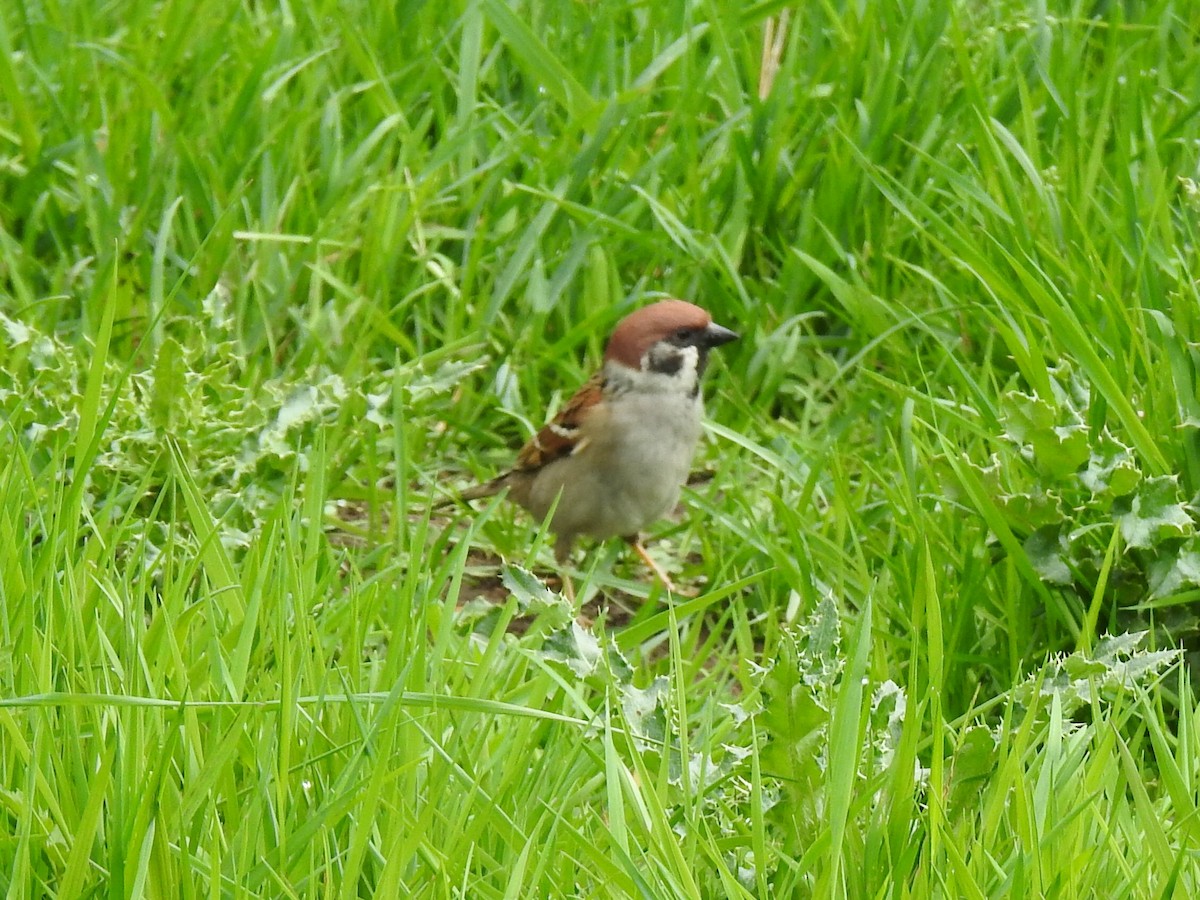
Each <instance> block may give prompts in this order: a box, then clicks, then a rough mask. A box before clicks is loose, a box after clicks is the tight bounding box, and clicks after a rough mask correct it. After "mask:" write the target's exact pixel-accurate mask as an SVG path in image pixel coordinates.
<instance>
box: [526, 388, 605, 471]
mask: <svg viewBox="0 0 1200 900" xmlns="http://www.w3.org/2000/svg"><path fill="white" fill-rule="evenodd" d="M603 391H604V375H603V373H601V372H597V373H596V374H595V375H593V376H592V377H591V378H589V379H588V381H587V383H586V384H584V385H583V387H581V388H580V389H579V390H577V391H576V392H575V395H574V396H573V397H571V399H570V400H568V401H567V403H566V405H565V406H563V408H562V409H560V410H559V412H558V415H557V416H555V417H554V419H553V420H552V421H550V422H548V423H546V424H545V425H544V426H542V430H541V431H539V432H538V433H537V434H535V435H534V436H533V437H532V438H530V440H529V443H527V444H526V445H525V446H524V447H522V448H521V452H520V453H518V454H517V464H516V465H515V466H513V471H514V472H531V471H533V470H535V469H540V468H541V467H542V466H545V465H547V464H549V463H552V462H554V460H556V459H561V458H562V457H564V456H570V455H571V454H572V453H576V452H578V451H579V450H581V449H582V448H583V447H584V445H585V444H586V443H587V439H586V438H584V437H583V426H584V423H585V422H586V421H587V418H588V416H589V415H591V414H592V412H593V409H594V407H595V406H596V404H597V403H599V402H600V398H601V396H602V395H603Z"/></svg>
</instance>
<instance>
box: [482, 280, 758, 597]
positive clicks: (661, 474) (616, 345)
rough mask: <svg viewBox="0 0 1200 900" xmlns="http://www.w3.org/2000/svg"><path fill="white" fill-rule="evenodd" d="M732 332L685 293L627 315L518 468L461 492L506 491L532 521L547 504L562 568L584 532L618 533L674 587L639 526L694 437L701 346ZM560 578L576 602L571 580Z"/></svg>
mask: <svg viewBox="0 0 1200 900" xmlns="http://www.w3.org/2000/svg"><path fill="white" fill-rule="evenodd" d="M737 339H738V335H737V334H736V333H735V332H733V331H731V330H729V329H728V328H725V327H723V326H721V325H717V324H716V323H714V322H713V320H712V316H710V315H709V314H708V313H707V312H705V311H704V310H703V309H701V308H700V307H699V306H696V305H694V304H692V303H688V302H686V301H683V300H660V301H658V302H657V303H652V304H650V305H649V306H644V307H642V308H641V309H638V310H636V311H635V312H632V313H630V314H629V315H628V316H626V317H625V318H624V319H622V320H621V321H620V322H619V323H617V327H616V328H615V329H614V330H613V333H612V336H611V337H610V338H609V340H608V343H607V345H606V347H605V351H604V364H603V366H602V367H601V368H600V371H599V372H597V373H596V374H595V375H594V376H592V378H591V379H589V380H588V381H587V382H586V383H585V384H584V385H583V387H581V388H580V389H579V390H578V391H577V392H576V393H575V394H574V396H572V397H571V399H570V400H569V401H567V403H566V404H565V405H564V406H563V407H562V409H561V411H560V412H559V413H558V415H557V416H555V417H554V419H553V420H552V421H551V422H549V423H548V424H547V425H545V426H544V427H543V428H542V430H541V431H539V432H538V433H537V434H535V435H534V436H533V438H532V439H531V440H530V441H529V442H528V443H527V444H526V445H525V446H524V447H523V448H522V449H521V451H520V452H519V453H518V454H517V461H516V465H514V466H513V467H512V469H510V470H509V471H507V472H505V473H504V474H502V475H499V476H497V477H496V478H493V479H492V480H491V481H488V482H485V483H484V484H480V485H478V486H476V487H474V488H470V489H468V490H467V491H465V492H464V493H463V494H462V495H461V499H463V500H477V499H479V498H482V497H490V496H493V495H495V494H498V493H500V492H501V491H504V490H507V491H508V494H507V497H508V499H510V500H513V501H515V502H516V503H517V504H519V505H520V506H522V507H523V508H524V509H526V510H527V511H529V513H531V514H532V515H533V517H534V518H536V519H539V520H541V521H545V519H546V517H547V516H550V515H551V510H553V514H552V516H551V518H550V521H549V528H550V531H551V532H553V533H554V535H555V544H554V556H555V559H556V560H557V562H558V564H559V566H560V567H561V566H563V565H564V564H565V563H566V561H567V558H568V556H569V555H570V552H571V548H572V546H573V544H574V542H575V539H576V538H577V537H579V536H581V535H584V536H587V537H591V538H595V539H597V540H601V541H603V540H607V539H608V538H613V537H621V538H624V539H625V540H626V541H627V542H628V543H629V544H630V545H631V546H632V547H633V549H634V551H635V552H636V553H637V554H638V556H640V557H641V558H642V560H643V561H644V562H645V563H646V565H647V566H649V567H650V570H651V571H652V572H653V573H654V575H655V577H657V578H658V580H659V581H660V582H662V584H663V586H664V587H665V588H666V589H667V590H668V591H671V592H672V593H674V592H675V590H676V589H675V586H674V585H673V584H672V583H671V579H670V578H668V577H667V574H666V573H665V572H663V571H662V569H661V568H659V566H658V565H657V564H656V563H655V562H654V560H653V559H651V557H650V555H649V554H648V553H647V552H646V548H645V547H644V546H643V545H642V541H641V531H642V530H643V529H644V528H646V526H648V525H650V524H651V523H652V522H654V521H655V520H657V519H659V518H661V517H662V516H664V515H665V514H667V513H668V512H670V511H671V510H672V509H674V507H675V504H676V503H677V502H678V501H679V491H680V488H681V487H682V486H683V484H684V482H685V481H686V480H687V477H688V472H689V469H690V467H691V464H692V457H693V455H694V454H695V451H696V444H697V441H698V440H699V438H700V431H701V424H700V423H701V420H702V418H703V416H704V398H703V396H702V394H701V392H700V379H701V376H703V374H704V370H705V368H706V366H707V364H708V353H709V351H710V350H712V349H713V348H714V347H720V346H721V345H722V344H727V343H729V342H730V341H735V340H737ZM563 584H564V589H565V591H566V593H567V596H568V597H571V598H572V599H573V596H574V591H573V590H572V588H571V583H570V580H569V579H567V578H566V577H564V579H563Z"/></svg>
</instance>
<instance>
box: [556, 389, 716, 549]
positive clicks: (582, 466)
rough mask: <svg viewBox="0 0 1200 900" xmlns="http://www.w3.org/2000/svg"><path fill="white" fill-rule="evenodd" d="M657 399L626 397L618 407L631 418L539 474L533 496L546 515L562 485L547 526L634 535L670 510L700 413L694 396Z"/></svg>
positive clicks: (564, 531) (686, 465) (684, 475)
mask: <svg viewBox="0 0 1200 900" xmlns="http://www.w3.org/2000/svg"><path fill="white" fill-rule="evenodd" d="M658 401H659V402H652V401H651V400H650V399H649V398H648V399H647V400H646V401H641V400H639V401H638V404H630V405H629V406H627V407H626V408H625V409H624V410H623V411H622V417H627V418H628V421H626V422H615V423H614V424H615V425H617V426H618V427H616V428H611V429H609V430H608V434H609V435H611V436H612V437H610V439H608V440H607V441H606V442H605V443H600V442H595V443H593V444H592V445H591V446H588V447H585V448H584V449H583V450H581V451H580V452H579V453H577V454H575V455H573V456H571V457H567V458H565V459H562V460H559V461H558V462H556V463H553V464H552V466H554V467H562V468H561V470H560V471H558V472H551V471H548V472H546V473H545V474H546V475H547V476H548V477H546V478H544V479H543V478H540V479H539V482H542V484H539V485H535V489H534V494H535V495H539V494H540V495H541V496H540V497H537V496H535V498H533V499H534V504H535V505H536V506H541V507H542V510H543V512H542V515H543V517H544V516H545V514H546V512H548V511H549V509H550V506H551V505H552V503H553V501H554V498H555V497H556V496H558V494H559V491H560V490H561V492H562V496H561V498H560V499H559V502H558V507H557V508H556V510H555V514H554V519H553V521H552V522H551V528H552V530H554V531H555V532H556V533H558V534H586V535H590V536H592V537H595V538H600V539H603V538H609V537H614V536H618V535H620V536H626V535H633V534H636V533H637V532H639V531H641V530H642V529H643V528H645V527H646V526H648V525H650V524H651V523H652V522H654V521H655V520H656V519H659V518H662V517H663V516H664V515H666V514H667V513H669V512H670V511H671V509H672V508H673V507H674V506H675V504H676V503H677V502H678V500H679V491H680V488H681V487H682V485H683V483H684V482H685V481H686V480H687V476H688V472H689V470H690V468H691V463H692V456H693V454H694V452H695V448H696V441H697V439H698V438H699V435H700V416H699V410H698V404H697V403H695V402H693V401H691V400H689V401H688V402H687V403H686V404H683V403H664V402H662V401H661V398H658ZM639 404H640V405H641V408H638V406H639ZM550 468H551V467H547V469H550ZM539 488H541V490H539ZM535 512H536V510H535Z"/></svg>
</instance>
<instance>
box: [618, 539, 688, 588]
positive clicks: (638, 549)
mask: <svg viewBox="0 0 1200 900" xmlns="http://www.w3.org/2000/svg"><path fill="white" fill-rule="evenodd" d="M625 540H626V541H627V542H628V543H629V546H630V547H632V548H633V552H634V553H636V554H637V555H638V556H640V557H641V558H642V562H644V563H645V564H646V565H647V566H649V567H650V571H651V572H653V573H654V577H655V578H657V579H658V580H659V581H660V582H661V583H662V586H663V587H664V588H666V589H667V592H668V593H671V594H678V593H682V592H681V591H680V590H679V589H678V588H676V587H675V583H674V582H672V581H671V577H670V576H669V575H667V573H666V572H664V571H663V570H662V569H661V568H659V565H658V563H656V562H655V561H654V560H653V559H652V558H651V556H650V554H649V553H647V552H646V548H645V547H643V546H642V536H641V535H639V534H631V535H629V536H628V537H626V538H625Z"/></svg>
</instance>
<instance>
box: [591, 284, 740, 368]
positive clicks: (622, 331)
mask: <svg viewBox="0 0 1200 900" xmlns="http://www.w3.org/2000/svg"><path fill="white" fill-rule="evenodd" d="M678 335H691V336H693V337H692V341H690V342H697V343H699V344H701V346H702V347H703V348H704V349H707V348H708V347H716V346H720V345H721V344H725V343H728V342H729V341H733V340H737V337H738V336H737V334H736V333H734V332H732V331H730V330H729V329H728V328H723V327H722V326H720V325H716V324H714V323H713V320H712V316H710V315H709V314H708V312H707V311H706V310H703V309H701V308H700V307H699V306H696V305H695V304H694V303H688V302H687V301H686V300H659V301H658V302H657V303H651V304H650V305H649V306H643V307H642V308H641V309H639V310H635V311H634V312H631V313H630V314H629V315H627V316H626V317H625V318H624V319H622V320H621V321H620V322H619V323H617V327H616V328H615V329H614V330H613V333H612V337H611V338H609V340H608V346H607V348H606V349H605V351H604V359H605V360H615V361H617V362H619V363H621V364H623V365H626V366H628V367H629V368H631V369H637V368H640V367H641V365H642V360H643V359H644V357H645V356H646V352H647V351H648V350H649V349H650V348H651V347H653V346H654V345H655V344H657V343H658V342H659V341H663V340H668V339H672V338H674V337H676V336H678Z"/></svg>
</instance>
